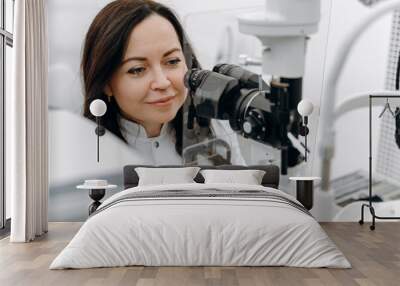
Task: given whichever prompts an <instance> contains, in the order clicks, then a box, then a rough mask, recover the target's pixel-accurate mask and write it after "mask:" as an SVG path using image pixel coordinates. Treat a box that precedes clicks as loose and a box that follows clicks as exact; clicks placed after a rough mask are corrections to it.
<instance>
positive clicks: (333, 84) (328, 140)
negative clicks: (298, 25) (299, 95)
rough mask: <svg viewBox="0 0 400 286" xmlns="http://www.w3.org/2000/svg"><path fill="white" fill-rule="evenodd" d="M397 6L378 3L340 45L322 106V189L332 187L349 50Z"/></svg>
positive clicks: (392, 0) (390, 0)
mask: <svg viewBox="0 0 400 286" xmlns="http://www.w3.org/2000/svg"><path fill="white" fill-rule="evenodd" d="M395 8H400V0H387V1H385V2H383V3H379V4H376V5H375V7H374V8H373V9H372V10H371V11H370V12H369V13H368V14H367V15H366V16H364V17H363V18H362V20H361V21H360V22H358V24H357V25H356V26H355V27H354V28H353V29H352V30H351V31H350V33H348V34H347V35H346V36H345V38H344V40H343V42H342V45H340V46H339V51H338V52H337V56H336V60H335V62H334V64H333V67H332V69H331V71H330V73H329V74H328V79H327V84H326V88H325V94H324V100H323V102H322V107H321V125H320V126H321V132H322V136H321V143H320V148H319V149H320V152H321V157H322V170H321V177H322V181H321V189H322V190H323V191H328V190H329V187H330V186H329V180H330V167H331V160H332V157H333V154H334V141H335V131H334V129H333V127H332V126H333V122H334V120H335V104H336V94H337V83H338V80H339V76H340V73H341V71H342V69H343V66H344V63H345V62H346V60H347V58H348V56H349V51H350V49H351V47H352V45H353V43H354V42H355V41H356V40H357V39H358V38H359V37H360V35H361V34H362V32H364V31H365V30H366V29H367V28H368V27H369V26H370V25H371V24H372V23H373V22H375V20H377V19H378V18H379V17H381V16H382V15H384V14H386V13H387V12H389V11H392V10H394V9H395Z"/></svg>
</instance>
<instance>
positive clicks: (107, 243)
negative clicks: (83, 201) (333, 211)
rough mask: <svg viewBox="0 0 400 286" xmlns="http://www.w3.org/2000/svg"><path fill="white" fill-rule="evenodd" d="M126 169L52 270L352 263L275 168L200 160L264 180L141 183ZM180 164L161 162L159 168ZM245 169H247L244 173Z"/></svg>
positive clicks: (132, 167)
mask: <svg viewBox="0 0 400 286" xmlns="http://www.w3.org/2000/svg"><path fill="white" fill-rule="evenodd" d="M137 167H142V168H143V167H152V168H154V166H135V165H129V166H125V168H124V185H125V190H124V191H122V192H120V193H117V194H115V195H113V196H112V197H110V198H108V199H107V200H106V201H104V202H103V203H102V205H101V206H100V207H99V209H98V210H97V211H96V212H95V213H94V214H93V215H91V216H90V217H89V219H88V220H87V221H86V222H85V223H84V224H83V225H82V227H81V229H80V230H79V231H78V233H77V234H76V235H75V237H74V238H73V239H72V240H71V242H70V243H69V244H68V245H67V246H66V247H65V248H64V250H63V251H62V252H61V253H60V254H59V255H58V256H57V257H56V258H55V259H54V261H53V262H52V264H51V265H50V269H66V268H92V267H118V266H129V265H144V266H292V267H312V268H314V267H329V268H350V267H351V265H350V263H349V262H348V260H347V259H346V258H345V256H344V255H343V253H342V252H341V251H340V250H339V249H338V248H337V247H336V245H335V244H334V243H333V242H332V241H331V240H330V238H329V237H328V236H327V234H326V233H325V232H324V231H323V229H322V228H321V227H320V225H319V224H318V222H317V221H316V220H315V219H314V218H313V217H312V216H311V214H310V213H309V212H308V211H307V210H306V209H305V208H304V207H303V206H302V205H301V204H300V203H299V202H298V201H296V199H295V198H293V197H292V196H290V195H288V194H286V193H284V192H282V191H280V190H279V189H278V186H279V168H278V167H277V166H273V165H269V166H246V167H245V166H218V167H214V166H199V167H200V168H201V169H202V170H212V169H215V170H263V171H265V174H264V175H263V176H262V179H261V184H259V185H254V184H252V185H250V184H237V183H204V178H203V176H202V175H201V174H200V172H199V173H198V174H197V175H196V176H195V177H194V182H192V183H179V184H155V185H138V182H139V176H138V174H137V172H136V171H135V170H139V169H136V168H137ZM167 167H170V168H173V167H175V168H178V166H160V168H167ZM242 172H244V171H242Z"/></svg>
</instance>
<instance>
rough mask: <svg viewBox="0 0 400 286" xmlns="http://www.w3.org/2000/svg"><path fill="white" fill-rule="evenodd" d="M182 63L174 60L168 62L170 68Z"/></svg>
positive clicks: (179, 60)
mask: <svg viewBox="0 0 400 286" xmlns="http://www.w3.org/2000/svg"><path fill="white" fill-rule="evenodd" d="M180 62H181V59H172V60H169V61H167V64H168V65H170V66H176V65H177V64H179V63H180Z"/></svg>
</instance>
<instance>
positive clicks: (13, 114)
mask: <svg viewBox="0 0 400 286" xmlns="http://www.w3.org/2000/svg"><path fill="white" fill-rule="evenodd" d="M14 11H15V16H14V17H15V18H14V47H13V53H14V58H13V59H14V70H13V83H12V87H13V92H12V94H11V96H10V97H9V98H6V101H8V106H9V108H8V110H7V111H6V152H7V157H6V164H7V168H6V169H7V172H6V181H8V183H7V186H8V187H9V188H10V192H11V236H10V241H11V242H28V241H31V240H33V239H35V237H36V236H40V235H42V234H43V233H45V232H47V227H48V220H47V203H48V154H47V150H48V135H47V118H48V116H47V75H48V72H47V67H48V44H47V41H48V40H47V9H46V0H18V1H15V10H14Z"/></svg>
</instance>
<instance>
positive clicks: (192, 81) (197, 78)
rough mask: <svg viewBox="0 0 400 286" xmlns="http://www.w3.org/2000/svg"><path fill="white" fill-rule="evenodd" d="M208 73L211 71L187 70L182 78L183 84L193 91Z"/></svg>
mask: <svg viewBox="0 0 400 286" xmlns="http://www.w3.org/2000/svg"><path fill="white" fill-rule="evenodd" d="M209 73H211V72H210V71H207V70H201V69H192V70H188V71H187V72H186V74H185V77H184V80H183V81H184V84H185V86H186V87H187V88H188V89H190V90H193V91H195V90H196V89H197V88H198V87H199V86H200V85H201V83H202V82H203V80H204V79H205V78H206V77H207V75H208V74H209Z"/></svg>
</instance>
